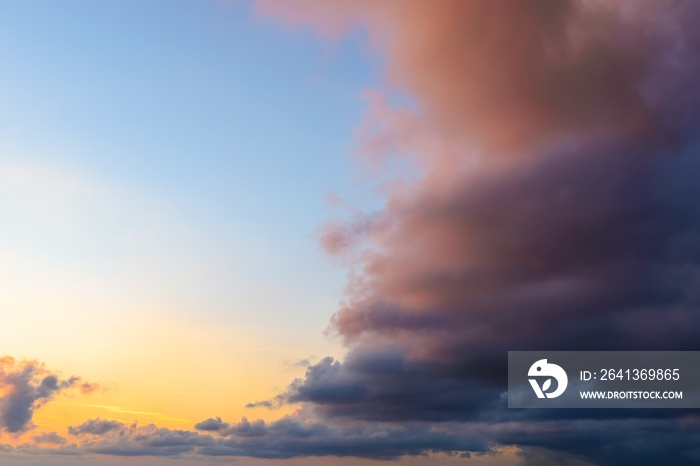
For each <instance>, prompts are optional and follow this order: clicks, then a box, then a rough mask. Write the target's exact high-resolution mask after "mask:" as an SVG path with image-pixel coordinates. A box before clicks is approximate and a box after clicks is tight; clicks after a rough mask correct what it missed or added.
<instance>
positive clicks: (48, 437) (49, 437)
mask: <svg viewBox="0 0 700 466" xmlns="http://www.w3.org/2000/svg"><path fill="white" fill-rule="evenodd" d="M32 440H34V441H35V442H36V443H49V444H54V445H65V444H66V439H65V438H64V437H62V436H60V435H59V434H57V433H56V432H45V433H43V434H39V435H35V436H33V437H32Z"/></svg>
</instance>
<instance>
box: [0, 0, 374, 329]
mask: <svg viewBox="0 0 700 466" xmlns="http://www.w3.org/2000/svg"><path fill="white" fill-rule="evenodd" d="M248 9H249V8H248V5H246V4H244V3H240V2H232V3H226V2H184V1H176V2H171V1H168V2H158V1H154V2H121V1H106V2H80V1H75V2H60V3H58V2H57V3H48V4H47V3H45V2H34V1H29V2H8V3H4V4H3V5H2V6H0V61H1V62H2V65H1V67H0V79H1V80H2V87H1V89H0V101H2V106H1V107H0V122H1V125H0V126H1V128H2V129H0V132H1V133H0V149H1V151H2V152H1V153H2V155H1V156H0V157H2V162H3V164H5V165H8V166H16V165H20V166H25V167H26V166H31V167H35V168H36V167H40V168H38V169H39V170H43V171H44V172H46V173H45V175H44V176H46V177H54V173H56V172H60V173H62V174H63V175H64V176H67V177H71V176H77V177H79V178H81V179H83V180H85V181H86V182H89V183H91V184H93V185H97V186H100V187H101V188H104V189H109V190H111V191H113V194H112V195H113V196H114V197H116V198H121V199H122V200H124V199H125V198H126V199H129V198H131V199H129V200H128V201H127V202H133V203H135V204H140V205H141V206H142V207H143V206H150V207H148V210H147V211H145V212H142V213H141V214H138V215H137V214H135V213H134V212H133V211H132V210H130V209H129V208H124V209H122V211H121V212H120V209H118V208H112V209H111V211H109V210H110V209H109V208H107V209H102V208H99V207H93V208H92V210H90V208H88V207H85V206H83V207H78V210H79V212H77V213H76V214H77V215H78V216H79V217H81V218H83V217H89V218H83V219H82V220H81V221H84V222H87V223H89V224H90V225H91V226H90V227H89V228H87V229H81V230H80V231H79V232H77V233H78V234H76V231H75V230H74V229H72V230H70V231H68V232H65V234H63V235H61V234H60V233H58V234H56V233H55V232H51V231H47V228H48V227H46V225H44V226H43V227H42V226H37V225H36V224H32V223H25V222H20V221H19V220H18V217H17V216H15V217H13V216H12V215H10V216H9V217H6V219H5V222H6V224H8V226H11V227H12V228H8V229H7V230H5V233H4V234H3V236H4V239H5V240H6V241H11V242H13V243H12V244H14V245H15V246H16V248H17V250H21V249H22V247H23V246H26V249H31V251H32V252H33V253H38V254H40V255H42V256H43V259H42V260H50V259H52V258H55V259H56V260H57V261H62V260H69V261H70V262H73V263H78V264H79V267H84V268H88V269H92V270H94V272H95V273H97V274H104V273H105V272H106V270H105V269H109V268H110V267H111V266H115V267H116V265H115V264H118V263H120V262H124V260H123V257H124V256H123V255H124V254H125V253H126V254H127V255H128V251H124V250H123V249H120V247H119V246H118V245H117V244H112V245H111V246H112V247H110V242H112V243H116V242H117V240H116V238H117V237H118V236H119V235H120V234H122V233H124V234H128V233H129V232H130V231H131V232H133V231H141V230H140V229H141V227H142V226H143V225H144V223H146V224H147V223H148V222H149V221H151V222H152V221H155V220H154V218H157V217H160V218H163V219H167V223H168V225H169V228H173V229H174V230H176V231H174V232H173V234H172V236H170V237H165V236H164V235H160V234H158V233H155V234H152V235H151V236H150V237H149V238H147V239H144V241H146V242H151V243H152V244H150V246H151V247H152V248H153V249H158V248H165V249H167V251H165V252H164V254H167V255H177V254H178V251H179V253H180V254H181V255H182V256H194V257H195V258H196V259H198V260H200V262H201V261H203V262H207V263H209V264H211V263H212V262H214V263H215V264H213V265H212V267H213V268H214V269H216V270H217V271H218V272H220V273H212V274H211V275H213V277H212V278H210V279H209V283H205V284H202V286H201V287H200V288H201V289H199V290H195V291H191V290H190V291H187V290H180V291H177V292H176V293H183V294H184V295H188V294H192V293H194V294H195V296H191V297H190V298H191V302H193V303H194V302H196V303H198V305H197V309H191V311H192V312H196V313H197V314H199V315H200V316H201V315H204V318H206V314H208V313H213V314H214V315H213V316H212V317H211V318H212V319H213V320H215V321H224V322H226V321H227V320H229V319H231V312H230V305H227V303H228V302H230V299H229V298H230V297H231V294H235V293H236V291H235V289H236V284H235V283H232V282H235V281H237V280H242V281H244V282H245V284H246V286H245V287H244V288H245V290H241V294H245V293H246V292H249V293H252V294H254V296H249V297H248V299H249V300H250V301H251V302H252V301H253V300H256V299H259V298H262V301H264V300H270V301H271V302H270V303H269V307H273V306H274V307H278V306H280V305H282V303H281V302H280V300H277V299H272V298H271V297H270V295H269V293H268V291H267V288H268V287H271V286H272V287H274V289H276V290H277V291H276V293H275V294H276V295H279V294H280V293H282V294H284V293H287V299H286V300H285V301H290V299H289V298H296V299H298V300H299V301H305V302H307V303H308V302H311V303H316V305H313V304H312V305H311V306H310V307H311V309H299V308H294V309H293V311H292V309H290V313H289V314H290V315H291V314H294V315H295V317H294V320H295V321H298V320H299V319H300V318H301V320H304V319H306V318H307V317H308V319H310V320H309V321H308V322H307V321H304V322H303V325H304V326H306V325H308V324H309V322H311V325H313V326H314V327H315V330H318V329H319V328H320V327H322V326H323V325H325V323H326V322H327V318H328V316H329V314H330V312H332V311H333V308H331V309H329V308H328V306H329V305H331V306H334V305H335V302H336V301H337V299H338V297H339V291H340V287H341V286H342V283H343V277H344V272H343V271H342V270H341V269H339V268H337V267H334V266H333V264H332V263H331V262H330V261H329V260H328V259H326V258H324V257H323V255H322V254H321V253H320V252H319V247H318V245H317V237H316V235H315V231H316V228H317V227H318V226H319V225H320V224H321V223H323V222H324V221H326V220H327V219H328V217H329V206H328V203H327V202H326V201H325V200H324V196H325V195H326V194H329V193H332V194H336V195H340V196H342V197H344V198H345V199H346V200H348V201H349V202H350V203H351V204H353V205H355V206H358V207H368V206H369V207H372V206H375V205H376V203H377V199H376V198H375V197H374V196H373V195H372V194H371V190H369V189H364V188H367V186H365V184H364V182H363V181H362V180H360V179H359V178H358V177H357V176H356V175H354V174H353V173H352V171H351V163H350V152H351V150H350V147H351V143H352V138H353V132H354V128H355V126H356V125H357V123H358V122H359V121H360V118H361V114H362V112H363V108H364V102H363V101H362V99H361V98H360V96H361V93H362V90H363V89H365V88H367V87H368V86H372V85H373V84H374V83H375V82H376V76H377V69H376V68H377V65H378V63H376V59H375V60H374V61H373V60H368V57H367V54H366V53H365V52H366V50H363V49H364V48H365V45H364V41H363V39H362V37H361V35H360V34H357V35H356V36H354V37H350V38H348V39H344V40H343V41H339V42H337V43H336V44H333V45H328V44H322V43H320V42H319V41H318V40H316V39H315V38H314V37H313V34H312V33H311V32H303V31H293V32H291V33H290V31H285V30H283V29H280V28H279V27H278V26H272V25H270V24H267V23H266V22H265V21H264V20H263V19H260V18H255V17H253V16H252V15H251V14H250V12H249V11H248ZM57 176H59V175H57ZM362 186H364V188H363V189H357V188H358V187H359V188H362ZM82 201H85V199H82ZM115 202H116V201H115ZM81 209H82V210H81ZM15 214H17V211H16V212H15ZM17 215H19V214H17ZM23 215H24V214H23ZM13 218H14V219H15V220H17V221H16V222H14V223H13ZM164 221H165V220H164ZM178 226H180V227H182V229H184V230H195V232H194V233H191V234H190V233H182V232H180V233H181V234H179V233H178V231H177V230H178ZM42 228H43V230H42ZM154 228H155V227H154ZM49 230H50V228H49ZM168 236H169V235H168ZM97 243H99V246H97ZM90 244H93V245H94V247H93V248H90V247H89V245H90ZM300 265H301V266H302V267H303V268H304V270H303V272H304V273H303V278H302V277H301V275H300V274H297V273H294V270H295V269H298V268H299V267H300ZM134 267H137V266H136V265H134ZM271 279H272V281H271ZM195 280H196V279H195ZM215 281H218V283H213V282H215ZM191 287H192V288H195V289H196V288H197V284H196V283H192V284H191ZM280 289H283V290H286V291H285V292H281V291H280ZM251 290H253V291H251ZM202 293H203V294H206V296H202V295H201V294H202ZM227 295H228V296H227ZM299 298H304V299H299ZM208 300H211V304H212V305H211V306H206V305H202V303H203V302H207V301H208ZM260 302H261V300H258V304H259V303H260ZM290 305H291V303H290ZM243 312H244V313H245V311H243ZM274 313H275V317H274V320H279V315H285V313H281V314H278V311H277V310H275V311H274ZM263 314H264V313H263ZM234 315H235V313H234ZM244 319H246V321H247V322H249V323H252V322H251V321H254V320H255V319H263V320H265V319H264V317H262V316H261V314H260V311H259V310H257V309H256V311H255V312H252V313H246V314H245V316H244Z"/></svg>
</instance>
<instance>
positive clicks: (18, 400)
mask: <svg viewBox="0 0 700 466" xmlns="http://www.w3.org/2000/svg"><path fill="white" fill-rule="evenodd" d="M84 385H89V386H92V385H94V384H89V383H86V382H82V379H81V378H80V377H70V378H69V379H66V380H60V379H59V377H58V376H57V375H55V374H52V373H50V372H49V371H48V370H46V369H45V368H44V366H43V364H41V363H39V362H37V361H16V360H15V359H14V358H12V357H9V356H5V357H2V358H0V430H5V431H7V432H12V433H18V432H22V431H25V430H27V429H29V428H31V427H32V426H33V424H32V422H31V421H32V416H33V415H34V411H35V410H36V409H38V408H39V407H41V406H42V405H43V404H45V403H47V402H48V401H50V400H51V399H52V398H53V397H54V396H56V395H57V394H58V393H60V392H62V391H64V390H67V389H71V388H74V387H76V386H79V387H81V388H82V387H83V386H84Z"/></svg>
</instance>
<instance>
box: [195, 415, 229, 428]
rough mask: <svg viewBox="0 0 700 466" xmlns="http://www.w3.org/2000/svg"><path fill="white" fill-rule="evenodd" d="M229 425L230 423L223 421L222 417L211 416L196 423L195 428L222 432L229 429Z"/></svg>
mask: <svg viewBox="0 0 700 466" xmlns="http://www.w3.org/2000/svg"><path fill="white" fill-rule="evenodd" d="M228 427H229V425H228V424H227V423H225V422H223V421H222V420H221V418H220V417H217V418H216V419H213V418H209V419H206V420H204V421H202V422H198V423H197V424H195V425H194V428H195V429H197V430H202V431H205V432H220V431H224V430H226V429H228Z"/></svg>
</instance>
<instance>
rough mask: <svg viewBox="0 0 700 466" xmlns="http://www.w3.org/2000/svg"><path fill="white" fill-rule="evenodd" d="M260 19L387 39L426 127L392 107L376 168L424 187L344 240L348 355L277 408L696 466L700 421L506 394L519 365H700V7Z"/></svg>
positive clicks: (579, 6)
mask: <svg viewBox="0 0 700 466" xmlns="http://www.w3.org/2000/svg"><path fill="white" fill-rule="evenodd" d="M260 9H261V11H262V12H264V13H265V14H268V15H272V16H276V17H278V18H280V19H282V20H284V21H288V22H290V23H294V24H311V25H312V26H313V27H315V28H317V30H318V31H319V32H320V33H321V34H322V35H337V34H340V33H342V32H343V31H344V30H346V29H348V28H349V27H351V26H353V25H357V24H361V25H364V26H365V27H366V28H367V30H368V33H369V36H370V38H371V40H372V41H373V44H374V45H376V46H378V47H379V48H381V49H382V50H383V51H384V52H385V53H386V54H387V55H386V56H387V65H386V66H387V77H386V82H387V84H388V85H390V86H397V87H399V88H400V89H402V90H405V91H408V92H409V93H410V95H411V97H413V99H415V102H416V109H415V110H410V111H406V110H405V109H397V108H391V107H390V106H388V105H383V106H382V105H379V104H376V103H375V104H374V107H370V112H374V113H373V114H372V115H370V117H372V118H370V120H372V121H376V120H378V121H379V124H378V125H377V127H378V130H377V127H371V128H369V129H370V130H369V131H363V132H361V135H362V136H363V137H365V140H364V141H362V143H364V147H363V150H364V152H365V154H364V155H365V156H367V155H369V156H370V159H371V160H380V161H381V160H382V159H384V158H386V157H389V156H390V154H395V153H400V154H407V155H408V156H410V157H412V158H413V159H414V160H416V162H417V164H418V166H419V167H420V168H421V170H422V171H423V176H422V178H421V179H419V180H418V181H417V182H414V183H412V184H407V183H403V184H401V185H400V186H399V188H397V189H393V190H392V189H391V188H389V189H388V193H389V194H388V197H387V203H386V206H385V208H384V209H383V210H382V211H380V212H375V213H372V214H368V215H367V216H366V217H360V218H353V219H352V220H351V221H350V222H348V223H347V224H342V223H332V224H329V225H326V226H325V227H324V230H323V231H324V232H325V233H326V235H325V237H324V238H323V240H322V243H323V245H324V247H325V248H326V250H327V251H329V252H330V253H333V254H338V255H341V256H343V257H349V258H351V260H353V262H352V264H351V265H352V266H353V270H355V271H359V272H356V273H355V274H354V275H352V276H351V280H350V281H349V283H348V295H347V297H346V299H345V302H344V304H343V306H342V308H341V309H340V310H339V312H337V313H336V314H335V316H334V317H333V320H332V326H331V328H332V330H333V331H334V332H336V333H337V334H339V335H340V336H342V337H343V338H344V339H345V341H346V342H347V343H348V345H349V350H348V353H347V355H346V357H345V358H344V360H343V361H342V362H341V361H335V360H332V359H324V360H322V361H321V362H319V363H317V364H315V365H312V366H310V367H309V368H308V369H307V372H306V376H305V377H304V378H303V379H298V380H296V381H294V382H293V383H292V384H291V385H290V386H289V388H288V389H287V391H286V392H284V393H282V394H281V395H280V396H279V397H277V398H276V399H274V400H270V401H267V402H265V401H262V402H258V403H257V404H256V405H258V406H264V405H265V403H267V405H269V406H271V407H274V406H277V405H279V404H280V403H304V404H306V405H308V406H313V407H314V410H315V412H316V413H318V414H319V415H320V416H322V417H323V418H328V419H335V418H343V419H347V418H351V419H355V420H373V421H384V422H397V423H406V422H411V421H415V420H429V421H434V422H436V424H435V425H441V424H440V423H445V422H452V421H458V422H464V423H465V425H472V424H473V423H478V424H479V425H480V428H479V429H480V432H481V435H483V437H484V438H485V439H490V440H493V441H497V442H500V443H503V444H515V445H521V446H524V447H527V448H529V450H528V451H529V452H531V453H532V452H535V451H537V452H538V453H537V455H530V456H528V457H527V458H526V459H527V461H530V462H532V463H534V462H536V461H540V462H544V461H550V460H551V459H552V458H554V456H551V457H549V458H548V459H547V458H544V457H543V456H542V455H543V453H542V452H543V451H544V450H541V447H544V448H545V449H549V450H552V451H556V452H560V453H552V455H555V456H556V455H561V454H573V455H580V457H581V458H583V459H584V460H590V461H594V462H596V463H599V464H611V465H612V464H620V463H621V462H622V461H623V460H624V459H625V458H629V459H630V460H631V461H633V462H634V463H635V464H661V463H663V464H671V463H669V462H667V460H668V461H671V462H672V463H673V464H694V462H696V461H697V458H698V457H697V453H698V451H700V440H698V438H697V436H696V435H694V434H693V431H694V430H695V429H696V424H697V419H696V418H695V417H689V414H688V412H686V411H683V410H677V411H673V412H663V413H660V412H651V410H650V411H632V410H628V411H623V410H610V411H608V410H601V411H599V412H595V413H592V412H587V411H581V410H560V411H555V410H551V411H548V410H537V412H534V411H518V410H508V409H506V408H505V406H506V400H505V398H504V393H505V387H506V380H505V377H506V374H507V372H506V357H507V351H509V350H534V349H537V350H603V349H604V350H655V349H658V350H697V349H700V339H699V338H698V328H700V307H699V306H700V302H699V297H700V294H699V293H698V292H697V290H698V285H699V284H700V210H699V207H698V206H700V183H698V182H697V180H699V179H700V144H699V142H700V30H699V29H698V28H697V24H698V23H699V21H700V8H699V7H698V4H697V3H696V2H688V1H668V2H663V1H662V2H636V3H633V2H629V3H623V2H599V1H593V0H590V1H576V2H574V1H571V2H567V1H544V0H543V1H534V2H511V1H498V0H496V1H490V2H463V1H449V0H444V1H442V0H440V1H436V2H418V1H416V2H411V1H407V2H392V1H387V2H381V3H379V2H362V1H359V2H338V3H334V4H333V5H332V6H329V5H328V4H327V3H325V2H321V1H314V0H306V1H305V0H300V1H299V2H296V3H294V4H293V5H290V3H286V2H275V1H262V2H260ZM416 31H420V34H418V33H416ZM372 129H374V130H375V131H372ZM356 217H357V216H356ZM348 252H351V253H352V254H348ZM438 421H439V422H438ZM553 423H555V424H553ZM622 426H624V427H625V428H624V429H623V428H622ZM538 448H540V449H539V450H538ZM526 456H527V455H526ZM536 458H539V459H536ZM552 461H553V460H552ZM660 462H661V463H660Z"/></svg>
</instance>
